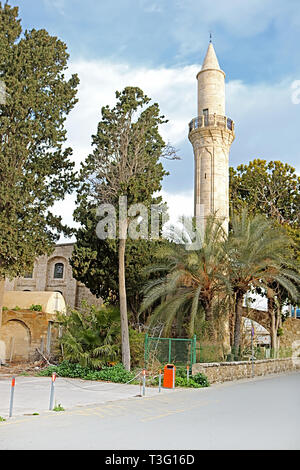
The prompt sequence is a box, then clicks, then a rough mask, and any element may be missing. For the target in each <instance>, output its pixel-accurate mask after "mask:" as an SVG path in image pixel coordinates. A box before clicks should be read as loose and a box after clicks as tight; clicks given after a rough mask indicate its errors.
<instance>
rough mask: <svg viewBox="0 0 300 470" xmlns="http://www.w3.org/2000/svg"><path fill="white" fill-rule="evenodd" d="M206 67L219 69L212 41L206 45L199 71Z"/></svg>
mask: <svg viewBox="0 0 300 470" xmlns="http://www.w3.org/2000/svg"><path fill="white" fill-rule="evenodd" d="M207 69H215V70H221V69H220V65H219V62H218V58H217V56H216V53H215V49H214V46H213V43H212V42H210V43H209V45H208V49H207V52H206V56H205V59H204V61H203V64H202V68H201V72H202V70H207Z"/></svg>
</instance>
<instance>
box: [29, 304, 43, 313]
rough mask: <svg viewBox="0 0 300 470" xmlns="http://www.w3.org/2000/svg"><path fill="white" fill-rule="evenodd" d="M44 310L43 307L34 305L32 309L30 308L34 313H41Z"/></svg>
mask: <svg viewBox="0 0 300 470" xmlns="http://www.w3.org/2000/svg"><path fill="white" fill-rule="evenodd" d="M42 309H43V307H42V306H41V305H39V304H36V305H34V304H32V305H31V307H30V308H29V310H32V311H33V312H41V311H42Z"/></svg>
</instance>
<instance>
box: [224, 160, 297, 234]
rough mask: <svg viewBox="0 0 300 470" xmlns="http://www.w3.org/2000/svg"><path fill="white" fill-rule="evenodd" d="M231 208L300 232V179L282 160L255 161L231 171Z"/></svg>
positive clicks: (293, 169)
mask: <svg viewBox="0 0 300 470" xmlns="http://www.w3.org/2000/svg"><path fill="white" fill-rule="evenodd" d="M229 176H230V205H231V209H232V211H234V212H237V213H238V212H241V210H242V208H244V207H246V208H247V210H248V212H249V213H251V212H252V213H254V214H258V213H260V214H264V215H266V216H267V217H268V218H271V219H272V220H274V221H276V222H277V223H278V224H280V225H283V226H289V227H291V228H294V229H299V226H300V176H298V175H297V173H296V170H295V168H293V167H292V166H290V165H288V164H287V163H282V162H280V161H270V162H267V161H266V160H260V159H254V160H253V161H251V162H249V164H248V165H239V166H238V167H237V168H236V169H234V168H232V167H231V168H230V170H229Z"/></svg>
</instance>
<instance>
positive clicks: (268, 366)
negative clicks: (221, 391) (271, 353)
mask: <svg viewBox="0 0 300 470" xmlns="http://www.w3.org/2000/svg"><path fill="white" fill-rule="evenodd" d="M293 370H300V359H299V358H296V357H294V358H287V359H263V360H257V361H255V362H254V376H264V375H268V374H274V373H279V372H288V371H293ZM198 372H201V373H203V374H205V375H206V376H207V378H208V380H209V382H210V383H221V382H227V381H229V380H237V379H244V378H249V377H252V363H251V361H240V362H238V361H237V362H220V363H219V362H212V363H203V364H201V363H197V364H194V365H193V369H192V374H193V375H195V374H197V373H198Z"/></svg>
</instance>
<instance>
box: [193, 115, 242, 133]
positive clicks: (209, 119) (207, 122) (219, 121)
mask: <svg viewBox="0 0 300 470" xmlns="http://www.w3.org/2000/svg"><path fill="white" fill-rule="evenodd" d="M202 127H221V128H223V129H227V130H229V131H231V132H234V122H233V120H232V119H230V118H229V117H227V116H221V115H220V114H209V115H204V114H202V115H201V116H198V117H196V118H195V119H193V120H192V121H191V122H190V123H189V130H190V132H191V131H194V130H196V129H201V128H202Z"/></svg>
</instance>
